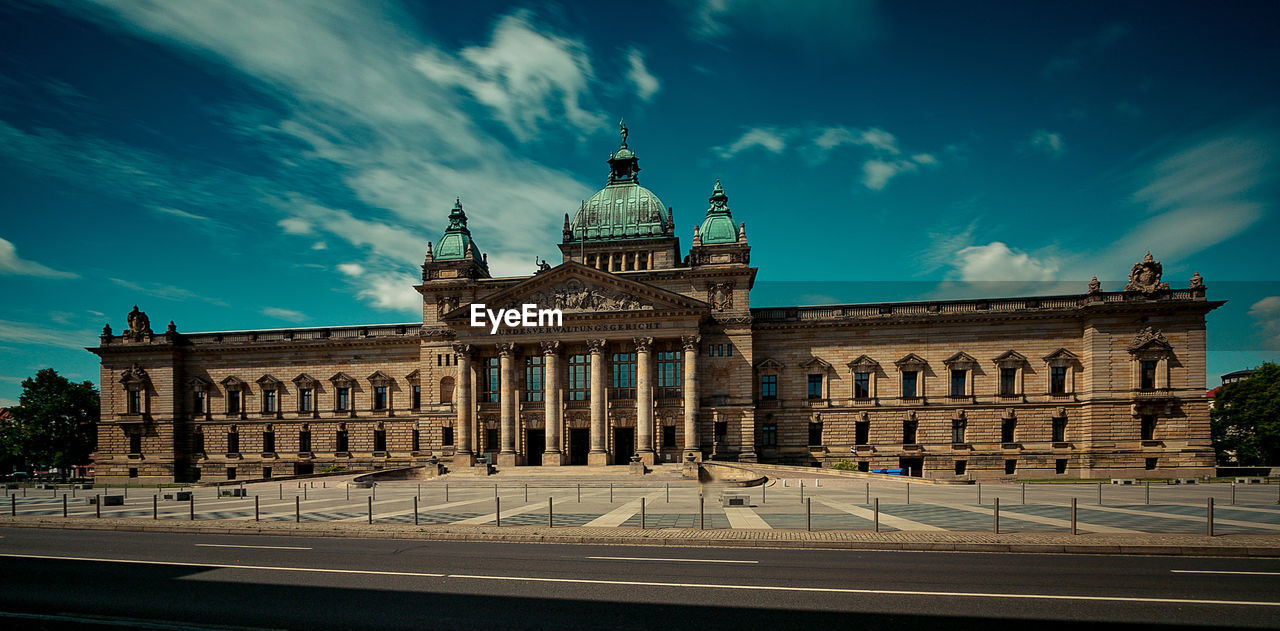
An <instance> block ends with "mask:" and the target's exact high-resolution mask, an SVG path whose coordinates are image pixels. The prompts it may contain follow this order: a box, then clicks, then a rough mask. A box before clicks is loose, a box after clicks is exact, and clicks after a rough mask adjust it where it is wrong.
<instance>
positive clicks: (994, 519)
mask: <svg viewBox="0 0 1280 631" xmlns="http://www.w3.org/2000/svg"><path fill="white" fill-rule="evenodd" d="M992 502H993V503H992V505H991V507H992V508H991V532H993V533H995V534H997V535H998V534H1000V498H998V497H997V498H995V499H994V500H992Z"/></svg>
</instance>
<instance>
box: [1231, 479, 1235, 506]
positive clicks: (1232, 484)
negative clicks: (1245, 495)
mask: <svg viewBox="0 0 1280 631" xmlns="http://www.w3.org/2000/svg"><path fill="white" fill-rule="evenodd" d="M1231 505H1232V506H1235V505H1236V483H1235V482H1232V483H1231Z"/></svg>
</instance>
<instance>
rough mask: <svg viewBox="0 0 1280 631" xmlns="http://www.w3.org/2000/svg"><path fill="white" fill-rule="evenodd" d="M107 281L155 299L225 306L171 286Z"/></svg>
mask: <svg viewBox="0 0 1280 631" xmlns="http://www.w3.org/2000/svg"><path fill="white" fill-rule="evenodd" d="M107 280H109V281H111V282H113V283H115V284H117V285H119V286H121V287H124V288H125V289H128V290H130V291H135V292H138V293H142V294H146V295H148V296H154V297H156V298H163V299H165V300H173V301H177V302H183V301H186V300H203V301H205V302H208V303H211V304H215V305H218V306H220V307H225V306H227V303H226V302H223V301H222V300H219V299H217V298H213V297H210V296H205V295H201V294H198V293H195V292H193V291H190V290H188V289H183V288H181V287H174V286H173V285H165V284H162V283H135V282H133V281H129V280H125V279H123V278H108V279H107Z"/></svg>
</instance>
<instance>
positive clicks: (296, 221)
mask: <svg viewBox="0 0 1280 631" xmlns="http://www.w3.org/2000/svg"><path fill="white" fill-rule="evenodd" d="M276 225H278V226H280V227H281V228H283V229H284V232H285V234H312V233H314V232H315V228H313V227H311V223H310V222H309V221H307V220H305V219H302V218H300V217H285V218H284V219H281V220H280V221H277V222H276Z"/></svg>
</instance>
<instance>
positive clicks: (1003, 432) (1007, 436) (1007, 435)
mask: <svg viewBox="0 0 1280 631" xmlns="http://www.w3.org/2000/svg"><path fill="white" fill-rule="evenodd" d="M1017 425H1018V422H1017V421H1015V420H1013V419H1009V418H1007V419H1003V420H1002V421H1000V442H1002V443H1011V442H1014V440H1013V439H1014V435H1013V434H1014V428H1015V427H1017Z"/></svg>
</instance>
